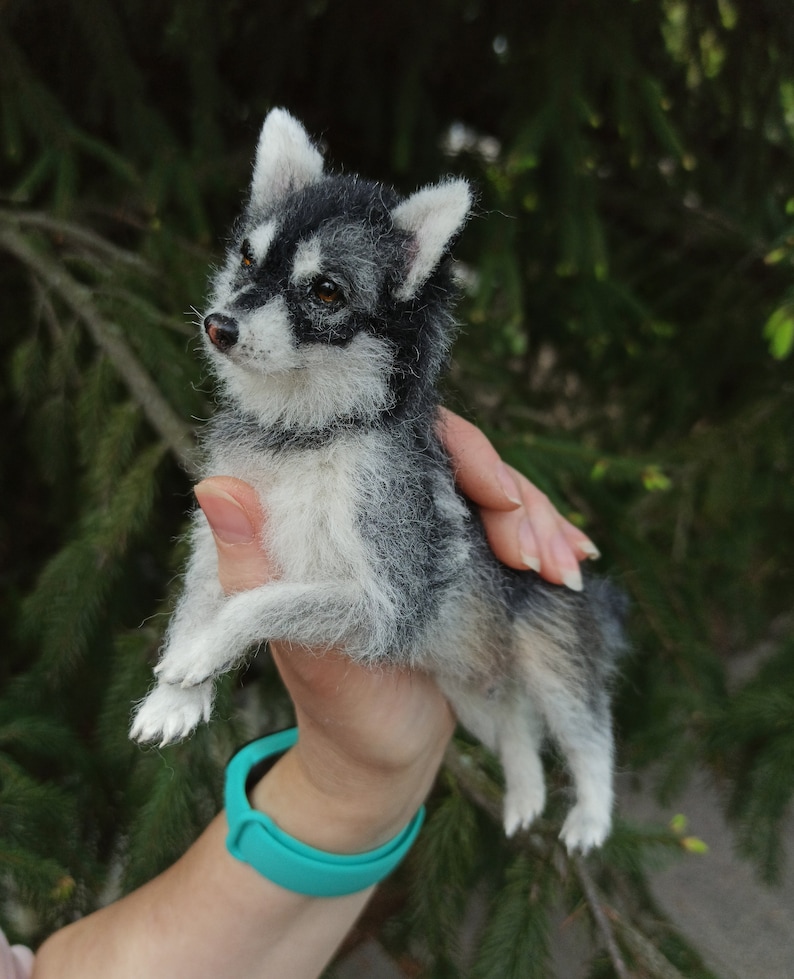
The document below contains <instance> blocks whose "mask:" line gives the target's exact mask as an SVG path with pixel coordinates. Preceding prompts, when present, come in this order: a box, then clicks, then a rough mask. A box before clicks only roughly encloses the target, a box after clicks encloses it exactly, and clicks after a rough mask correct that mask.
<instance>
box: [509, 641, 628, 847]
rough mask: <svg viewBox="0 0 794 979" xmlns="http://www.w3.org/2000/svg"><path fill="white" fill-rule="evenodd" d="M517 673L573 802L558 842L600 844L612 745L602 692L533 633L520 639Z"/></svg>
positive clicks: (575, 661)
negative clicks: (558, 754)
mask: <svg viewBox="0 0 794 979" xmlns="http://www.w3.org/2000/svg"><path fill="white" fill-rule="evenodd" d="M522 645H524V646H525V651H524V654H523V655H521V656H520V659H519V662H518V669H519V671H520V673H521V674H522V675H523V677H524V679H525V682H526V685H527V691H528V693H529V694H530V696H531V697H532V699H533V701H534V703H536V704H537V705H538V707H539V709H540V710H542V712H543V717H544V720H545V722H546V726H547V728H548V730H549V733H550V734H551V736H552V737H553V739H554V740H555V741H556V743H557V744H558V745H559V747H560V749H561V750H562V753H563V755H564V756H565V760H566V763H567V765H568V768H569V770H570V773H571V775H572V778H573V783H574V788H575V792H576V802H575V804H574V806H573V808H572V809H571V811H570V812H569V813H568V816H567V818H566V819H565V822H564V824H563V827H562V831H561V833H560V838H561V839H562V840H563V842H564V843H565V845H566V847H567V848H568V850H569V852H571V851H573V850H581V851H582V852H584V853H586V852H587V851H588V850H590V849H591V848H592V847H594V846H599V845H600V844H601V843H603V842H604V840H605V839H606V837H607V835H608V834H609V829H610V826H611V822H612V801H613V790H612V765H613V753H614V750H613V739H612V727H611V719H610V714H609V702H608V697H607V691H606V689H605V687H604V686H603V685H602V683H601V681H600V680H599V679H598V677H597V676H596V675H594V674H591V672H590V670H589V668H588V665H587V662H586V660H582V659H580V658H579V657H573V656H572V655H571V654H570V653H569V652H568V651H567V650H566V649H565V648H564V647H562V646H560V645H559V644H557V643H556V642H554V640H553V639H551V638H549V637H548V636H546V635H542V634H540V633H538V632H536V631H535V630H528V631H527V634H526V635H525V636H524V637H523V641H522Z"/></svg>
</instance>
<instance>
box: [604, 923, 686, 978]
mask: <svg viewBox="0 0 794 979" xmlns="http://www.w3.org/2000/svg"><path fill="white" fill-rule="evenodd" d="M609 917H610V918H611V919H612V921H613V922H614V923H615V927H616V928H617V930H618V932H619V933H620V937H621V939H622V940H623V942H624V943H625V945H626V947H627V948H628V949H629V950H630V952H631V953H632V955H634V956H635V957H636V958H637V959H639V961H640V962H642V964H643V967H644V968H645V969H646V970H647V972H648V973H650V975H651V976H652V977H653V979H684V976H683V975H682V974H681V973H680V972H679V971H678V969H676V967H675V966H674V965H673V963H672V962H671V961H670V960H669V959H668V958H667V957H666V956H664V955H662V953H661V952H660V951H659V949H658V948H656V946H655V945H654V944H653V943H652V942H651V941H649V940H648V939H647V938H646V937H645V935H643V934H642V932H641V931H639V930H638V929H637V928H635V927H634V925H632V924H631V923H630V922H629V921H627V920H626V919H625V918H624V917H623V916H622V915H620V914H618V912H617V911H615V909H614V908H610V909H609Z"/></svg>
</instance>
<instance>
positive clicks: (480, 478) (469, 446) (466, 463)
mask: <svg viewBox="0 0 794 979" xmlns="http://www.w3.org/2000/svg"><path fill="white" fill-rule="evenodd" d="M439 435H440V436H441V441H442V442H443V443H444V446H445V447H446V449H447V452H448V453H449V455H450V457H451V460H452V465H453V468H454V470H455V482H456V483H457V484H458V488H459V489H460V490H461V492H462V493H463V494H464V496H466V497H468V498H469V499H470V500H471V501H472V502H473V503H476V504H478V506H481V507H486V508H487V509H489V510H516V509H518V507H520V506H521V503H522V501H521V490H520V488H519V486H518V483H517V482H516V479H515V477H514V476H513V474H512V473H511V471H510V469H509V468H508V467H507V466H506V465H505V464H504V463H503V462H502V460H501V458H500V457H499V453H498V452H497V451H496V449H495V448H494V447H493V446H492V445H491V443H490V442H489V441H488V439H487V438H486V437H485V435H483V433H482V432H481V431H480V430H479V428H477V426H476V425H472V424H471V422H467V421H466V420H465V419H464V418H461V417H460V415H456V414H454V413H453V412H451V411H449V410H448V409H446V408H440V409H439Z"/></svg>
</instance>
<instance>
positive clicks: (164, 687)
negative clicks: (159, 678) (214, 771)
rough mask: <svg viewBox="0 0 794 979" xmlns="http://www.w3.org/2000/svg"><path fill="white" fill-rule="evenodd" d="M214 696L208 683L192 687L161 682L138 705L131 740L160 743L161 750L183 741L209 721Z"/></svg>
mask: <svg viewBox="0 0 794 979" xmlns="http://www.w3.org/2000/svg"><path fill="white" fill-rule="evenodd" d="M213 695H214V690H213V685H212V683H211V682H209V681H208V682H206V683H202V684H198V685H196V686H193V687H181V686H176V685H174V684H170V683H160V684H159V685H158V686H156V687H155V688H154V690H152V691H151V693H150V694H149V695H148V696H147V697H146V699H145V700H143V701H142V702H141V704H140V705H139V706H138V709H137V710H136V712H135V717H134V718H133V722H132V727H131V728H130V738H132V740H133V741H139V742H149V741H155V742H159V744H160V747H163V746H164V745H167V744H170V743H171V742H172V741H180V740H181V739H182V738H186V737H187V736H188V735H189V734H190V733H191V731H193V729H194V728H195V727H196V726H197V725H198V724H200V723H201V722H202V721H204V722H205V723H206V722H207V721H208V720H209V719H210V713H211V712H212V701H213Z"/></svg>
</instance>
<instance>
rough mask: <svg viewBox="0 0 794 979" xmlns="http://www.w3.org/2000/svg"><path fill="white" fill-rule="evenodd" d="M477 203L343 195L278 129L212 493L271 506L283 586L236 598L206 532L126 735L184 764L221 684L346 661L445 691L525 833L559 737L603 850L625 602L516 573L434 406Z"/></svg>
mask: <svg viewBox="0 0 794 979" xmlns="http://www.w3.org/2000/svg"><path fill="white" fill-rule="evenodd" d="M471 205H472V198H471V192H470V189H469V186H468V184H467V183H466V182H465V181H464V180H446V181H443V182H441V183H439V184H436V185H434V186H430V187H426V188H424V189H423V190H420V191H418V192H417V193H415V194H413V195H412V196H410V197H408V198H407V199H401V198H400V197H399V196H398V195H397V194H396V193H395V191H393V190H391V189H390V188H388V187H385V186H383V185H381V184H377V183H372V182H369V181H366V180H362V179H360V178H358V177H355V176H347V175H345V176H341V175H336V174H326V173H325V172H324V167H323V160H322V157H321V156H320V154H319V152H318V151H317V149H316V148H315V146H314V145H313V144H312V142H311V140H310V139H309V137H308V135H307V133H306V132H305V130H304V129H303V127H302V126H301V125H300V124H299V123H298V122H297V121H296V120H295V119H293V118H292V116H290V115H289V114H288V113H286V112H285V111H283V110H280V109H275V110H273V111H272V112H271V113H270V114H269V115H268V116H267V118H266V120H265V123H264V126H263V128H262V132H261V135H260V138H259V145H258V148H257V153H256V162H255V166H254V174H253V182H252V185H251V191H250V198H249V200H248V202H247V205H246V208H245V212H244V214H243V216H242V218H241V219H240V220H239V222H238V223H237V225H236V227H235V229H234V232H233V239H232V242H231V245H230V248H229V252H228V255H227V257H226V262H225V264H224V266H223V267H222V268H221V269H220V270H219V271H218V272H217V274H216V276H215V280H214V288H213V297H212V301H211V303H210V307H209V308H210V310H211V311H210V312H209V314H208V315H207V316H206V318H205V320H204V338H205V341H206V348H207V354H208V356H209V361H210V364H211V365H212V367H213V369H214V371H215V373H216V374H217V377H218V380H219V382H220V392H221V395H222V397H223V400H224V405H223V407H222V409H221V410H220V412H219V413H218V415H217V416H216V417H215V419H214V420H213V422H212V423H211V425H210V427H209V432H208V435H207V438H206V449H207V460H206V464H205V472H206V474H207V475H209V474H224V475H232V476H236V477H239V478H240V479H243V480H245V481H247V482H248V483H250V484H252V485H253V486H254V487H255V489H256V490H257V492H258V494H259V496H260V498H261V501H262V504H263V507H264V510H265V511H266V512H267V514H268V518H269V519H268V521H267V529H266V531H265V535H266V536H265V539H264V540H263V542H262V543H263V546H264V547H265V548H266V549H267V551H268V554H269V555H270V556H271V558H272V560H273V561H274V562H275V564H276V566H278V567H279V569H280V572H281V573H280V577H279V578H278V580H277V581H273V582H271V583H269V584H266V585H263V586H261V587H259V588H255V589H253V590H251V591H246V592H242V593H238V594H236V595H233V596H231V597H226V596H224V595H223V593H222V592H221V588H220V585H219V583H218V580H217V574H216V551H215V545H214V543H213V540H212V536H211V533H210V530H209V528H208V526H207V524H206V522H205V521H204V519H203V518H202V517H201V516H200V515H199V516H197V517H196V520H195V523H194V526H193V531H192V535H193V538H192V540H193V550H192V557H191V559H190V562H189V565H188V569H187V574H186V580H185V587H184V593H183V595H182V597H181V600H180V602H179V604H178V607H177V609H176V612H175V614H174V616H173V619H172V621H171V623H170V627H169V629H168V634H167V637H166V642H165V647H164V650H163V652H162V656H161V659H160V661H159V663H158V665H157V666H156V668H155V673H156V674H157V685H156V687H155V688H154V689H153V690H152V691H151V692H150V693H149V695H148V696H147V697H146V698H145V700H143V701H142V703H141V704H140V705H139V707H138V709H137V713H136V715H135V718H134V721H133V725H132V731H131V734H132V737H133V738H135V739H137V740H140V741H159V742H161V743H167V742H169V741H173V740H175V739H178V738H182V737H184V736H186V735H187V734H189V733H190V732H191V731H192V730H193V728H194V727H195V726H196V725H197V724H198V723H199V722H200V721H207V720H208V718H209V715H210V711H211V708H212V702H213V685H214V679H215V677H217V676H218V675H219V674H220V673H222V672H224V671H226V670H228V669H230V668H231V667H232V666H233V665H234V664H235V663H237V662H239V661H240V660H241V659H242V657H243V656H244V655H245V653H246V652H247V651H248V650H249V649H250V648H251V647H252V645H253V644H255V643H257V642H259V641H261V640H265V639H271V640H277V639H282V640H289V641H292V642H295V643H300V644H303V645H306V646H310V647H314V648H315V649H323V648H331V647H342V648H344V650H345V651H346V653H347V655H349V656H350V657H351V658H352V659H354V660H356V661H357V662H359V663H363V664H367V665H371V666H372V667H376V668H378V667H379V668H384V667H386V668H388V667H392V666H393V667H408V668H418V669H422V670H427V671H430V672H431V673H433V674H434V675H435V677H436V678H437V680H438V682H439V684H440V686H441V688H442V690H443V691H444V693H445V694H446V695H447V697H448V698H449V700H450V702H451V703H452V705H453V707H454V709H455V711H456V712H457V715H458V717H459V718H460V720H461V722H462V723H463V724H464V725H465V726H466V727H467V728H468V729H469V730H470V731H471V732H472V733H473V734H474V735H476V736H477V737H478V738H480V739H481V740H482V741H483V743H484V744H486V745H487V746H488V747H490V748H491V749H492V750H493V751H495V752H496V753H497V754H498V756H499V758H500V760H501V762H502V765H503V768H504V773H505V781H506V793H505V804H504V823H505V828H506V831H507V832H508V833H513V832H515V831H516V830H517V829H519V828H521V827H526V826H528V825H529V824H530V823H531V821H532V820H533V819H534V817H535V816H537V815H538V814H539V813H540V812H541V810H542V809H543V807H544V802H545V787H544V779H543V771H542V767H541V761H540V757H539V749H540V745H541V741H542V738H543V735H544V732H545V729H548V730H549V731H550V733H551V734H552V736H553V737H554V739H555V740H556V741H557V742H558V744H559V746H560V747H561V749H562V751H563V752H564V755H565V757H566V759H567V763H568V765H569V767H570V770H571V773H572V775H573V780H574V784H575V790H576V803H575V805H574V806H573V808H572V809H571V811H570V812H569V814H568V816H567V818H566V820H565V823H564V826H563V828H562V833H561V837H562V839H563V841H564V842H565V844H566V845H567V846H568V848H569V849H574V848H578V849H581V850H584V851H586V850H588V849H589V848H590V847H592V846H596V845H598V844H600V843H601V842H603V840H604V839H605V837H606V835H607V834H608V832H609V827H610V818H611V808H612V754H613V744H612V734H611V726H610V715H609V702H608V692H607V688H608V681H609V677H610V674H611V672H612V666H613V662H614V659H615V655H616V653H617V652H618V650H619V648H620V645H621V630H620V625H619V622H618V618H619V616H618V615H617V614H616V609H617V607H618V604H619V603H618V602H617V601H616V600H615V596H614V594H613V593H612V591H611V588H610V587H609V586H608V585H607V584H606V583H604V582H602V581H599V580H596V579H593V578H589V579H588V580H587V582H586V589H585V591H583V592H582V593H574V592H572V591H569V590H568V589H565V588H560V587H557V586H554V585H549V584H547V583H546V582H544V581H542V580H541V579H540V578H539V577H538V576H537V575H535V574H534V573H533V572H530V571H527V572H518V571H513V570H511V569H510V568H507V567H505V566H503V565H501V564H500V563H499V562H498V561H497V560H496V559H495V558H494V557H493V556H492V554H491V551H490V549H489V547H488V545H487V543H486V541H485V537H484V534H483V531H482V527H481V524H480V522H479V519H478V516H477V513H476V512H475V511H474V509H473V508H472V507H470V506H469V505H467V503H466V501H465V500H464V499H463V498H462V497H461V496H460V495H459V494H458V492H457V491H456V489H455V486H454V482H453V477H452V473H451V470H450V466H449V462H448V459H447V457H446V454H445V451H444V449H443V447H442V445H441V443H440V441H439V437H438V434H437V431H436V426H437V411H438V396H437V388H436V385H437V381H438V379H439V375H440V373H441V371H442V368H443V367H444V365H445V362H446V359H447V354H448V350H449V346H450V343H451V340H452V336H453V332H454V322H453V318H452V313H451V308H450V307H451V303H452V298H453V294H454V287H453V277H452V270H451V260H450V259H449V248H450V245H451V243H452V242H453V241H454V239H455V238H456V237H457V235H458V233H459V232H460V230H461V228H462V226H463V224H464V222H465V221H466V219H467V217H468V214H469V211H470V209H471Z"/></svg>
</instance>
